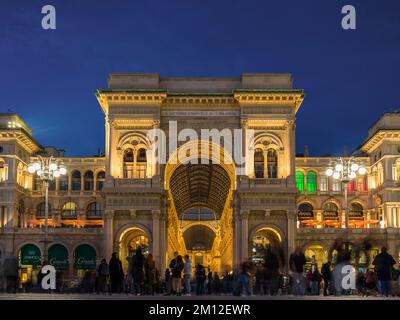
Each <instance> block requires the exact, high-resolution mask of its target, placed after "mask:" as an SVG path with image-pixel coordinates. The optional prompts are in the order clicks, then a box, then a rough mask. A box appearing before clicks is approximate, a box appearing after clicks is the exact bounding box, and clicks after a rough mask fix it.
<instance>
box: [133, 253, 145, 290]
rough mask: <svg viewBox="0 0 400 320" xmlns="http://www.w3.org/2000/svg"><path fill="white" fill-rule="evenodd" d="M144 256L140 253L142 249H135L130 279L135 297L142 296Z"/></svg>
mask: <svg viewBox="0 0 400 320" xmlns="http://www.w3.org/2000/svg"><path fill="white" fill-rule="evenodd" d="M143 267H144V256H143V253H142V248H141V247H137V249H136V253H135V255H134V256H133V257H132V278H133V287H134V292H135V294H136V295H142V294H143V293H144V292H143V282H144V271H143Z"/></svg>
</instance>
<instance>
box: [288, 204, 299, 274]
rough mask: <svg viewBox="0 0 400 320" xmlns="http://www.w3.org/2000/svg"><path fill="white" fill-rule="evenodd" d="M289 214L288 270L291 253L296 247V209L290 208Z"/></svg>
mask: <svg viewBox="0 0 400 320" xmlns="http://www.w3.org/2000/svg"><path fill="white" fill-rule="evenodd" d="M286 215H287V257H286V271H288V264H289V263H288V262H289V258H290V255H291V253H292V252H293V251H294V249H295V247H296V233H297V228H296V210H293V209H291V210H288V211H287V212H286Z"/></svg>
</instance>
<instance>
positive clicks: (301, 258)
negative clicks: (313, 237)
mask: <svg viewBox="0 0 400 320" xmlns="http://www.w3.org/2000/svg"><path fill="white" fill-rule="evenodd" d="M306 262H307V261H306V257H305V255H304V253H303V251H302V249H301V247H297V248H296V250H295V251H294V253H292V254H291V255H290V258H289V267H290V271H291V273H292V293H293V294H294V295H304V294H305V281H304V276H303V272H304V265H305V264H306Z"/></svg>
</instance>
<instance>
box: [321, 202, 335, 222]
mask: <svg viewBox="0 0 400 320" xmlns="http://www.w3.org/2000/svg"><path fill="white" fill-rule="evenodd" d="M322 216H323V219H324V220H325V221H326V220H328V221H338V220H339V208H338V207H337V205H336V204H334V203H333V202H327V203H326V204H325V205H324V208H323V213H322Z"/></svg>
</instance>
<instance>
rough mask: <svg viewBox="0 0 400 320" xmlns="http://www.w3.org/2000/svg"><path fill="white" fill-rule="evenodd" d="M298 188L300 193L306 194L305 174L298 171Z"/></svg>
mask: <svg viewBox="0 0 400 320" xmlns="http://www.w3.org/2000/svg"><path fill="white" fill-rule="evenodd" d="M296 186H297V189H298V190H299V191H300V192H302V193H303V192H304V173H303V172H301V171H296Z"/></svg>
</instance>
